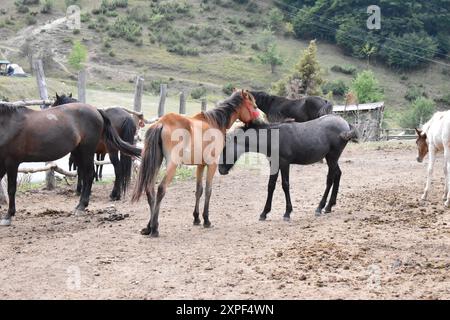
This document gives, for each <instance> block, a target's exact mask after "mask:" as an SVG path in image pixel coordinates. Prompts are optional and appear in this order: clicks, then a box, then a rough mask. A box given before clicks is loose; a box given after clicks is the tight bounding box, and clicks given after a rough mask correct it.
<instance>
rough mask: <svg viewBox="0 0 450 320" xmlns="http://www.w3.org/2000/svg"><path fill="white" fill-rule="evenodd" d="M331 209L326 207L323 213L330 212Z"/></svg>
mask: <svg viewBox="0 0 450 320" xmlns="http://www.w3.org/2000/svg"><path fill="white" fill-rule="evenodd" d="M330 212H331V209H325V211H324V212H323V213H330Z"/></svg>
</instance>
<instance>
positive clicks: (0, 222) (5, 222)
mask: <svg viewBox="0 0 450 320" xmlns="http://www.w3.org/2000/svg"><path fill="white" fill-rule="evenodd" d="M10 225H11V218H9V219H1V220H0V226H2V227H9V226H10Z"/></svg>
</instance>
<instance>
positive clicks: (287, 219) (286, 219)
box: [283, 216, 291, 222]
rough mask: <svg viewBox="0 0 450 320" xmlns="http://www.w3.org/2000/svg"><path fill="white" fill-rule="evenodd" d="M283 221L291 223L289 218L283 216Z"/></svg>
mask: <svg viewBox="0 0 450 320" xmlns="http://www.w3.org/2000/svg"><path fill="white" fill-rule="evenodd" d="M283 220H284V221H288V222H289V221H291V217H287V216H284V217H283Z"/></svg>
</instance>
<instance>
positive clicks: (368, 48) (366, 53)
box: [361, 43, 377, 68]
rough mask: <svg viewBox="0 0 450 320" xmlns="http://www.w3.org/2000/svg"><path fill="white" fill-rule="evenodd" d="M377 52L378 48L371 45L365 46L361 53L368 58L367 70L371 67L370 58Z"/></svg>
mask: <svg viewBox="0 0 450 320" xmlns="http://www.w3.org/2000/svg"><path fill="white" fill-rule="evenodd" d="M376 52H377V48H376V47H373V46H371V45H370V44H369V43H366V44H364V46H363V47H362V48H361V53H362V54H363V55H364V56H365V57H367V68H369V67H370V57H371V56H373V55H374V54H375V53H376Z"/></svg>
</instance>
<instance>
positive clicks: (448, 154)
mask: <svg viewBox="0 0 450 320" xmlns="http://www.w3.org/2000/svg"><path fill="white" fill-rule="evenodd" d="M444 162H445V166H446V167H447V172H449V171H450V150H449V146H448V145H444ZM445 184H446V189H447V199H446V200H445V202H444V205H445V206H446V207H449V206H450V191H449V187H448V186H449V184H450V180H449V176H448V174H447V176H446V179H445Z"/></svg>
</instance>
